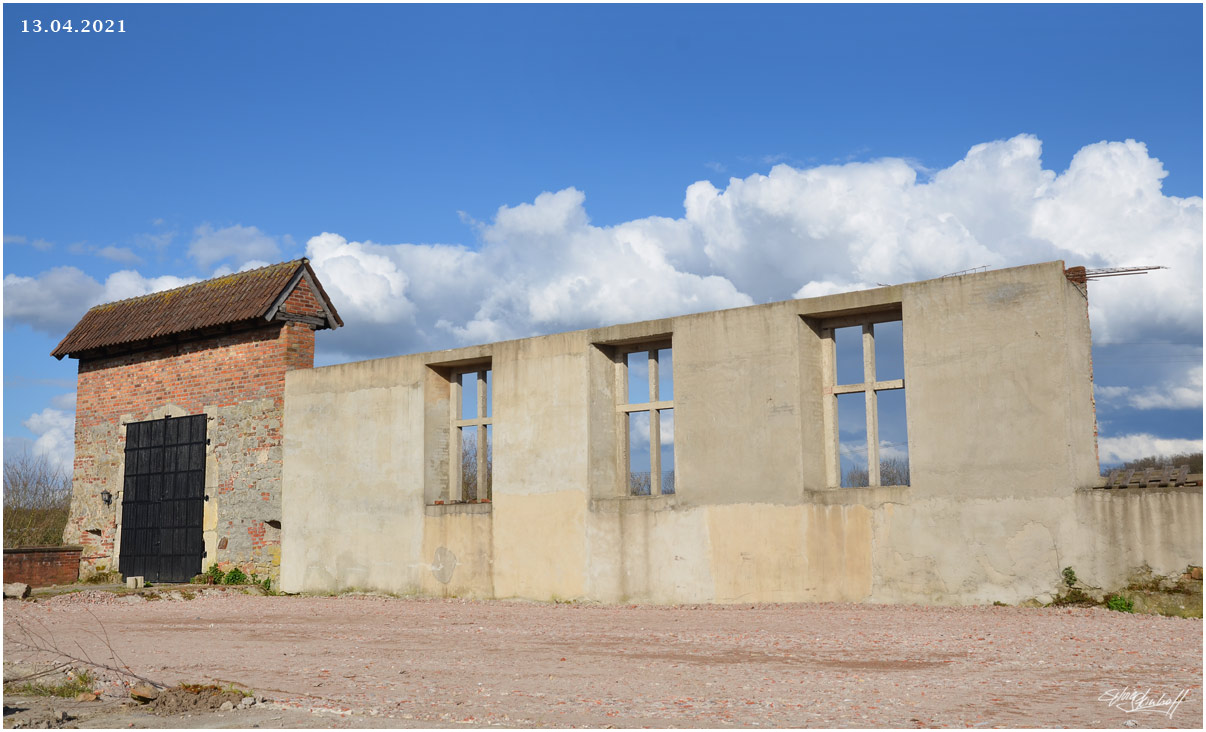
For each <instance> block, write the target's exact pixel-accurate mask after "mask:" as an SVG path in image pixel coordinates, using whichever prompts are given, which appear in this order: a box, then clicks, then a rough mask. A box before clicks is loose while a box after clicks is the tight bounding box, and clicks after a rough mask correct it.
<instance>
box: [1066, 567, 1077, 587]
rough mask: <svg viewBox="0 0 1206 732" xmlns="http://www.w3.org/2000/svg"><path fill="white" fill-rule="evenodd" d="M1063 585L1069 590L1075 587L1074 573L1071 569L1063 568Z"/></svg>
mask: <svg viewBox="0 0 1206 732" xmlns="http://www.w3.org/2000/svg"><path fill="white" fill-rule="evenodd" d="M1063 575H1064V584H1065V585H1067V586H1068V587H1069V588H1071V587H1075V586H1076V572H1075V570H1073V569H1072V568H1071V567H1064V571H1063Z"/></svg>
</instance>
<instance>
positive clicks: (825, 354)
mask: <svg viewBox="0 0 1206 732" xmlns="http://www.w3.org/2000/svg"><path fill="white" fill-rule="evenodd" d="M833 331H834V329H833V328H824V329H822V330H821V384H822V386H823V387H824V392H823V393H822V395H821V412H822V418H823V419H824V424H825V482H826V485H833V486H836V485H840V484H841V482H842V472H841V456H840V455H839V453H838V448H839V441H838V409H837V393H836V392H835V391H834V389H835V387H836V386H837V348H836V343H835V341H834V332H833Z"/></svg>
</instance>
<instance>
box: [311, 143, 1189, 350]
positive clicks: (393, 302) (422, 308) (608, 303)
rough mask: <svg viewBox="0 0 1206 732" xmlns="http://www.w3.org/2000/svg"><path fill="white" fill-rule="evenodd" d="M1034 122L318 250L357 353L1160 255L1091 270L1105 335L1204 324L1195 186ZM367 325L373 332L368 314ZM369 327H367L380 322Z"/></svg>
mask: <svg viewBox="0 0 1206 732" xmlns="http://www.w3.org/2000/svg"><path fill="white" fill-rule="evenodd" d="M1041 155H1042V144H1041V142H1040V141H1039V140H1038V139H1037V138H1035V137H1033V136H1031V135H1019V136H1017V137H1014V138H1012V139H1009V140H997V141H993V142H987V143H983V144H979V145H976V146H974V147H972V148H971V149H970V150H969V151H968V153H967V155H966V156H965V157H964V158H963V159H962V160H959V161H958V162H956V163H954V164H953V165H951V166H949V167H947V168H944V169H941V170H937V171H931V172H932V175H930V176H929V177H927V178H925V179H921V178H919V176H918V169H917V165H916V163H913V162H910V161H906V160H903V159H891V158H889V159H882V160H875V161H871V162H853V163H847V164H843V165H825V166H819V167H813V168H795V167H792V166H790V165H785V164H780V165H776V166H775V167H773V168H772V169H771V170H770V172H769V173H768V174H766V175H751V176H749V177H746V178H732V179H730V180H729V182H728V185H727V186H725V187H724V188H723V189H721V188H717V187H716V186H714V185H713V184H712V183H710V182H707V181H700V182H697V183H693V184H691V185H690V186H688V187H687V189H686V193H685V198H684V213H683V216H682V217H680V218H664V217H648V218H642V219H635V220H632V221H627V222H624V223H621V224H618V225H615V226H608V227H600V226H595V225H593V224H592V223H591V222H590V217H589V215H588V213H587V208H586V197H585V195H584V194H583V193H582V192H581V191H578V190H577V189H574V188H566V189H563V190H560V191H555V192H546V193H542V194H540V195H539V196H537V197H536V198H535V200H533V201H532V202H530V203H520V204H517V205H513V206H502V207H501V208H499V210H498V212H497V213H496V214H495V216H494V218H493V220H492V221H489V222H485V223H475V229H476V232H477V233H478V235H479V237H480V240H481V246H480V248H479V249H477V250H473V249H467V248H464V247H461V246H453V245H445V244H379V243H373V242H353V241H348V240H346V239H345V238H343V237H342V236H339V235H338V234H333V233H326V234H322V235H321V236H317V237H314V238H313V239H311V240H310V241H309V243H308V244H307V253H308V255H309V256H310V257H311V259H313V260H314V265H315V268H316V269H317V271H318V272H319V273H320V276H321V277H322V279H323V282H324V283H325V284H328V289H329V290H330V291H331V295H332V297H333V298H334V299H335V303H336V307H338V308H339V309H340V311H341V313H343V314H345V315H347V316H348V317H347V318H346V320H347V322H348V323H349V325H353V326H355V327H358V328H361V329H362V330H361V336H360V337H356V336H354V335H353V334H352V332H351V330H352V329H351V328H349V329H348V332H347V333H343V334H340V335H338V336H336V342H335V344H334V348H335V349H336V350H339V351H341V352H343V353H345V354H349V355H351V354H361V355H386V354H389V353H399V352H405V351H409V350H418V349H424V348H439V347H446V346H449V345H456V344H463V343H471V342H487V341H492V340H498V339H503V338H512V337H521V336H527V335H532V334H535V333H544V332H552V331H556V330H564V329H570V328H577V327H589V326H594V325H602V324H607V323H617V322H625V321H632V320H641V319H646V318H654V317H662V316H667V315H674V314H682V313H689V312H696V311H702V310H709V309H715V308H723V307H734V306H739V305H747V304H752V303H754V302H765V301H769V300H776V299H786V298H790V297H812V296H818V295H825V294H830V293H834V292H843V291H848V290H854V289H863V288H867V287H873V286H875V285H876V284H878V283H885V284H890V283H900V282H907V281H912V280H918V279H925V278H930V277H938V276H941V275H943V274H948V273H950V272H954V271H959V270H965V269H970V268H973V267H980V266H987V267H1005V266H1014V265H1021V264H1029V263H1033V262H1040V261H1048V260H1052V259H1064V260H1065V261H1066V262H1067V263H1068V265H1069V266H1073V265H1077V264H1083V265H1087V266H1090V267H1117V266H1130V265H1136V264H1148V263H1151V264H1160V265H1165V266H1167V267H1169V269H1167V270H1162V271H1159V272H1156V273H1153V274H1150V275H1146V276H1138V277H1129V278H1125V277H1120V278H1112V279H1109V280H1102V281H1097V282H1094V283H1092V284H1091V285H1090V293H1091V294H1090V302H1091V307H1092V318H1093V330H1094V339H1095V341H1096V342H1098V343H1109V342H1117V341H1127V340H1136V339H1139V338H1140V337H1142V339H1143V340H1153V339H1165V340H1181V341H1193V340H1195V339H1200V336H1201V326H1202V299H1201V288H1200V286H1198V285H1199V284H1200V282H1201V277H1202V261H1201V260H1202V199H1201V198H1200V197H1193V198H1177V197H1173V196H1166V195H1164V193H1163V192H1162V190H1161V180H1162V179H1163V178H1164V176H1165V175H1166V172H1165V171H1164V168H1163V165H1162V164H1161V163H1160V161H1159V160H1157V159H1156V158H1154V157H1152V156H1151V155H1150V154H1149V153H1148V151H1147V148H1146V147H1145V146H1144V145H1143V144H1142V143H1138V142H1135V141H1133V140H1128V141H1125V142H1100V143H1094V144H1092V145H1088V146H1086V147H1084V148H1082V149H1081V150H1080V151H1079V152H1078V153H1077V154H1076V156H1075V157H1074V159H1073V160H1072V163H1071V165H1070V166H1069V168H1068V170H1066V171H1064V172H1062V173H1057V172H1056V171H1052V170H1049V169H1046V168H1044V167H1043V164H1042V157H1041ZM366 329H367V330H366ZM370 331H371V332H370Z"/></svg>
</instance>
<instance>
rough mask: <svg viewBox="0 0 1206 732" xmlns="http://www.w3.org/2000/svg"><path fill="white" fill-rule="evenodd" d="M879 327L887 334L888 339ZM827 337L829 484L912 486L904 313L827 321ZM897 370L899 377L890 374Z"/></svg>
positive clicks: (824, 333) (824, 343)
mask: <svg viewBox="0 0 1206 732" xmlns="http://www.w3.org/2000/svg"><path fill="white" fill-rule="evenodd" d="M839 323H840V325H839ZM877 330H878V331H882V332H883V338H882V341H881V339H880V338H879V337H878V333H877ZM821 339H822V340H821V343H822V348H823V349H824V358H823V366H824V385H825V386H824V389H825V395H824V396H825V401H824V417H825V433H826V437H825V441H826V466H825V467H826V478H827V482H828V484H829V485H831V486H839V485H840V486H878V485H908V480H909V467H908V435H907V427H906V417H905V409H904V403H905V400H904V378H903V377H904V330H903V327H902V325H901V322H900V320H899V316H894V317H891V318H890V319H884V318H883V316H882V315H881V316H879V317H878V319H877V316H875V315H870V316H863V317H858V316H855V317H850V318H841V319H838V320H837V321H836V322H831V323H830V324H822V328H821ZM881 360H882V362H883V366H882V368H881V366H880V361H881ZM859 366H861V368H858V367H859ZM896 374H899V377H898V378H889V376H890V375H896ZM888 394H893V395H895V394H899V396H885V395H888ZM881 406H882V407H883V412H884V413H883V414H882V415H881Z"/></svg>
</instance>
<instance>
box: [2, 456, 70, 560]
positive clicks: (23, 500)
mask: <svg viewBox="0 0 1206 732" xmlns="http://www.w3.org/2000/svg"><path fill="white" fill-rule="evenodd" d="M70 511H71V476H70V475H69V474H68V472H67V471H66V470H63V469H61V468H57V467H54V466H53V465H51V463H50V461H49V460H47V459H46V458H45V457H44V456H38V457H34V456H32V455H30V454H29V453H25V454H22V455H20V456H17V457H11V458H8V459H6V460H5V461H4V547H5V548H6V549H8V548H12V547H18V546H59V545H61V544H62V543H63V528H64V527H66V525H67V515H68V513H69V512H70Z"/></svg>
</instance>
